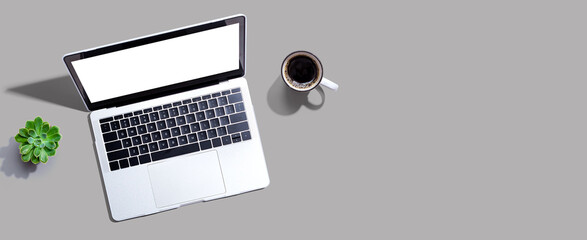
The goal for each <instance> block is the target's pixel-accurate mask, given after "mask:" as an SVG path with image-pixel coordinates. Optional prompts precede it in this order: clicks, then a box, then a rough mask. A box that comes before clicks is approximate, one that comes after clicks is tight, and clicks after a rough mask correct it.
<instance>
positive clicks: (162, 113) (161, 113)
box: [159, 109, 169, 119]
mask: <svg viewBox="0 0 587 240" xmlns="http://www.w3.org/2000/svg"><path fill="white" fill-rule="evenodd" d="M159 118H160V119H166V118H169V112H168V111H167V109H165V110H161V111H159Z"/></svg>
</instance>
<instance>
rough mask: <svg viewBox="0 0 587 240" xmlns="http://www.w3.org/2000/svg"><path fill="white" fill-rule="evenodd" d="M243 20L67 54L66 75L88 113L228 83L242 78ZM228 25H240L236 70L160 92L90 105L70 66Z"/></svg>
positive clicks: (199, 25)
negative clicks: (81, 61) (83, 60)
mask: <svg viewBox="0 0 587 240" xmlns="http://www.w3.org/2000/svg"><path fill="white" fill-rule="evenodd" d="M245 23H246V18H245V16H244V15H236V16H232V17H228V18H224V19H220V20H217V21H213V22H206V23H202V24H196V25H191V26H187V27H182V28H178V29H173V30H170V31H165V32H161V33H156V34H152V35H148V36H143V37H139V38H135V39H131V40H126V41H121V42H118V43H113V44H109V45H105V46H101V47H97V48H93V49H88V50H83V51H79V52H74V53H70V54H66V55H65V56H64V57H63V61H64V63H65V65H66V67H67V69H68V71H69V74H70V76H71V78H72V80H73V82H74V84H75V85H76V87H77V89H78V92H79V94H80V96H81V97H82V99H83V100H84V103H85V105H86V108H87V109H88V110H90V111H94V110H97V109H102V108H111V107H116V106H123V105H127V104H132V103H137V102H141V101H145V100H149V99H153V98H158V97H163V96H167V95H171V94H175V93H179V92H183V91H187V90H191V89H196V88H200V87H204V86H208V85H212V84H216V83H218V82H221V81H225V80H229V79H232V78H238V77H243V76H244V75H245V38H246V36H245V34H246V29H245V25H246V24H245ZM231 24H239V69H237V70H233V71H229V72H223V73H218V74H215V75H211V76H206V77H202V78H196V79H190V80H187V81H184V82H180V83H176V84H172V85H167V86H163V87H159V88H154V89H150V90H146V91H142V92H138V93H133V94H128V95H124V96H120V97H116V98H112V99H107V100H104V101H99V102H91V101H90V99H89V98H88V95H87V93H86V91H85V89H84V86H83V84H82V83H81V81H80V79H79V78H78V76H77V74H76V72H75V69H74V68H73V65H72V64H71V63H72V62H73V61H76V60H80V59H85V58H89V57H93V56H98V55H103V54H108V53H111V52H116V51H120V50H124V49H129V48H133V47H138V46H142V45H146V44H150V43H154V42H159V41H164V40H167V39H171V38H176V37H181V36H185V35H188V34H193V33H197V32H202V31H206V30H210V29H214V28H218V27H223V26H228V25H231Z"/></svg>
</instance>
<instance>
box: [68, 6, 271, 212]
mask: <svg viewBox="0 0 587 240" xmlns="http://www.w3.org/2000/svg"><path fill="white" fill-rule="evenodd" d="M245 25H246V18H245V16H244V15H236V16H231V17H227V18H223V19H218V20H213V21H209V22H205V23H201V24H197V25H192V26H187V27H182V28H178V29H174V30H170V31H165V32H161V33H156V34H152V35H148V36H144V37H140V38H135V39H131V40H127V41H123V42H118V43H114V44H110V45H106V46H101V47H97V48H93V49H88V50H84V51H79V52H75V53H70V54H67V55H65V56H64V57H63V60H64V62H65V64H66V66H67V68H68V70H69V73H70V75H71V77H72V79H73V81H74V83H75V85H76V86H77V89H78V91H79V93H80V96H81V97H82V99H83V100H84V103H85V105H86V107H87V108H88V110H89V111H91V114H90V116H89V118H90V122H91V125H92V133H93V137H94V143H95V149H96V152H97V156H98V161H99V165H100V171H101V174H102V179H103V183H104V188H105V190H106V195H107V199H108V204H109V210H110V214H111V217H112V219H113V220H115V221H121V220H125V219H129V218H134V217H139V216H144V215H148V214H153V213H157V212H161V211H166V210H170V209H175V208H178V207H181V206H184V205H188V204H193V203H197V202H204V201H209V200H214V199H218V198H223V197H227V196H233V195H236V194H240V193H244V192H249V191H253V190H257V189H262V188H265V187H267V186H268V185H269V176H268V173H267V168H266V164H265V158H264V155H263V149H262V145H261V139H260V136H259V131H258V126H257V121H256V119H255V114H254V109H253V105H252V102H251V98H250V93H249V88H248V86H247V81H246V80H245V78H244V74H245V46H246V44H245V39H246V28H245Z"/></svg>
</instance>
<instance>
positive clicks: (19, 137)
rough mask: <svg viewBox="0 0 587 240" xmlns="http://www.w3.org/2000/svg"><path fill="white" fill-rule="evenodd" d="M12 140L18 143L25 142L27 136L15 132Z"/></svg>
mask: <svg viewBox="0 0 587 240" xmlns="http://www.w3.org/2000/svg"><path fill="white" fill-rule="evenodd" d="M14 140H15V141H16V142H19V143H25V142H27V138H25V137H23V136H21V135H20V134H17V135H16V136H14Z"/></svg>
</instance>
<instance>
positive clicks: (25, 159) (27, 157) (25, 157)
mask: <svg viewBox="0 0 587 240" xmlns="http://www.w3.org/2000/svg"><path fill="white" fill-rule="evenodd" d="M32 156H33V152H32V151H30V152H29V153H27V154H23V155H22V156H21V157H20V158H21V159H22V161H23V162H28V161H30V160H31V157H32Z"/></svg>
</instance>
